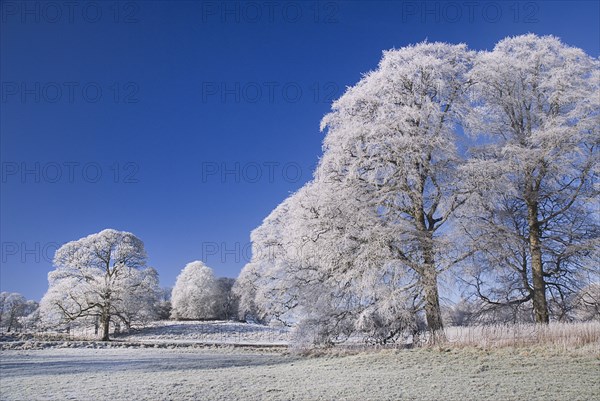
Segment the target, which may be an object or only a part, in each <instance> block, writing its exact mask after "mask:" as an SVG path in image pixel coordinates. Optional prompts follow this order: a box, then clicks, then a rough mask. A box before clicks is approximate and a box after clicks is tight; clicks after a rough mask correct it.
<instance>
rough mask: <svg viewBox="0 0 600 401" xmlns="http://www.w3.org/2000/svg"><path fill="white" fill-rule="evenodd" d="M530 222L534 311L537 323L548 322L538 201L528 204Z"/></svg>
mask: <svg viewBox="0 0 600 401" xmlns="http://www.w3.org/2000/svg"><path fill="white" fill-rule="evenodd" d="M527 214H528V224H529V252H530V253H531V274H532V277H533V311H534V314H535V321H536V322H537V323H548V322H549V320H550V319H549V317H548V303H547V302H546V282H545V281H544V266H543V264H542V246H541V241H540V224H539V221H538V208H537V203H535V202H531V203H528V205H527Z"/></svg>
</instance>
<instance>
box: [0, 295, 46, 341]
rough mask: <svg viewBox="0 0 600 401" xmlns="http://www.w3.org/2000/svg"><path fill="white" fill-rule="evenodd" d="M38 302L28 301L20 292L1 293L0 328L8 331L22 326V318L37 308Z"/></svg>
mask: <svg viewBox="0 0 600 401" xmlns="http://www.w3.org/2000/svg"><path fill="white" fill-rule="evenodd" d="M37 306H38V305H37V302H35V301H28V300H27V299H25V297H24V296H23V295H21V294H19V293H18V292H1V293H0V328H2V329H5V330H6V331H7V332H11V331H12V330H15V329H19V328H21V326H22V325H21V320H22V319H23V318H24V317H26V316H28V315H30V314H31V313H33V312H34V311H35V310H36V309H37Z"/></svg>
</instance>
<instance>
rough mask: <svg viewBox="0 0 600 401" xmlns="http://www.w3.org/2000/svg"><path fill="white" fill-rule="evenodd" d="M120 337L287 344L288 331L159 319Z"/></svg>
mask: <svg viewBox="0 0 600 401" xmlns="http://www.w3.org/2000/svg"><path fill="white" fill-rule="evenodd" d="M118 339H119V340H124V341H132V342H153V343H154V342H170V343H171V342H189V343H204V344H247V345H260V344H264V345H286V344H288V341H289V331H288V330H287V329H278V328H272V327H267V326H263V325H260V324H251V323H237V322H226V321H209V322H199V321H187V322H186V321H181V322H173V321H157V322H152V323H151V324H150V325H148V326H147V327H145V328H143V329H141V330H139V331H134V332H132V333H130V334H126V335H121V336H119V337H118Z"/></svg>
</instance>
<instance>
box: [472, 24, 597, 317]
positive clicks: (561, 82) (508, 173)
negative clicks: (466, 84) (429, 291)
mask: <svg viewBox="0 0 600 401" xmlns="http://www.w3.org/2000/svg"><path fill="white" fill-rule="evenodd" d="M598 66H599V64H598V60H597V59H592V58H591V57H589V56H588V55H587V54H585V53H584V52H583V51H582V50H581V49H577V48H573V47H569V46H567V45H565V44H563V43H561V41H560V40H559V39H557V38H555V37H552V36H544V37H538V36H536V35H533V34H529V35H523V36H517V37H513V38H507V39H504V40H502V41H500V42H499V43H498V44H497V45H496V46H495V48H494V50H493V51H491V52H482V53H480V54H479V55H478V57H477V60H476V62H475V65H474V67H473V69H472V71H471V72H470V79H471V80H472V82H473V84H474V85H473V87H472V89H473V91H472V101H473V104H474V108H473V110H472V112H471V113H470V114H469V118H468V126H469V129H470V130H471V131H472V132H473V133H475V134H480V135H482V136H483V137H484V138H487V140H486V142H487V143H486V145H485V146H482V147H480V148H479V149H477V150H475V151H474V157H473V158H472V160H471V163H470V170H471V172H472V174H471V179H470V180H469V181H470V182H471V184H472V188H473V189H474V191H475V192H476V193H478V194H479V195H480V196H479V197H477V198H475V200H476V203H477V205H476V207H474V208H473V209H472V211H473V212H472V219H469V220H468V224H466V225H465V230H466V232H467V233H468V234H469V235H470V236H471V237H472V238H476V241H473V245H474V248H475V249H478V250H479V254H478V259H477V263H478V265H479V270H478V271H477V274H475V276H476V279H475V280H474V281H473V282H472V284H473V285H474V286H475V287H476V289H477V292H478V294H479V295H480V296H482V297H483V298H484V299H486V300H487V301H488V302H490V303H494V304H498V305H502V304H504V305H510V304H512V305H518V304H521V303H524V302H529V301H530V300H531V301H532V304H533V310H534V317H535V320H536V321H537V322H541V323H547V322H548V321H549V301H548V299H547V297H548V296H550V297H551V299H552V300H555V301H556V302H555V303H558V304H564V302H565V300H566V298H567V297H568V296H569V294H570V293H573V292H576V291H577V290H578V286H579V284H580V283H585V282H586V280H585V279H584V278H585V277H584V276H586V275H587V274H589V273H592V271H593V267H594V266H596V267H597V265H596V263H597V260H596V261H595V262H594V249H596V255H597V249H598V238H599V237H598V234H599V233H598V231H599V229H598V214H597V211H598V200H597V199H598V198H597V196H598V187H597V183H596V184H595V185H596V186H595V187H594V182H593V180H594V176H595V175H596V179H597V174H598V155H599V153H598V146H599V142H600V135H599V128H598V127H600V119H599V118H600V105H599V102H600V87H599V80H600V75H599V69H598ZM481 141H484V140H483V139H481ZM486 267H489V269H487V268H486ZM596 279H597V276H596Z"/></svg>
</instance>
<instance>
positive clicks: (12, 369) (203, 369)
mask: <svg viewBox="0 0 600 401" xmlns="http://www.w3.org/2000/svg"><path fill="white" fill-rule="evenodd" d="M580 351H581V350H580ZM0 377H1V380H0V399H2V400H27V401H30V400H242V399H243V400H361V401H362V400H436V401H437V400H460V401H470V400H477V401H479V400H493V401H498V400H502V401H510V400H519V401H520V400H569V401H572V400H593V399H599V397H600V359H599V358H598V355H597V354H593V353H586V352H577V353H569V354H567V353H550V352H544V351H542V350H537V351H535V352H533V351H532V350H531V349H529V350H528V349H519V350H515V349H502V350H498V351H493V352H485V351H481V350H475V349H456V350H445V351H440V350H436V349H417V350H387V351H381V352H370V353H359V354H355V355H348V356H321V357H302V356H298V355H294V354H282V353H281V352H276V351H266V350H262V351H260V350H249V349H239V348H219V349H215V348H189V347H188V348H177V349H156V348H136V349H127V348H108V349H87V348H77V349H64V348H62V349H43V350H35V351H24V350H5V351H2V354H1V358H0Z"/></svg>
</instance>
